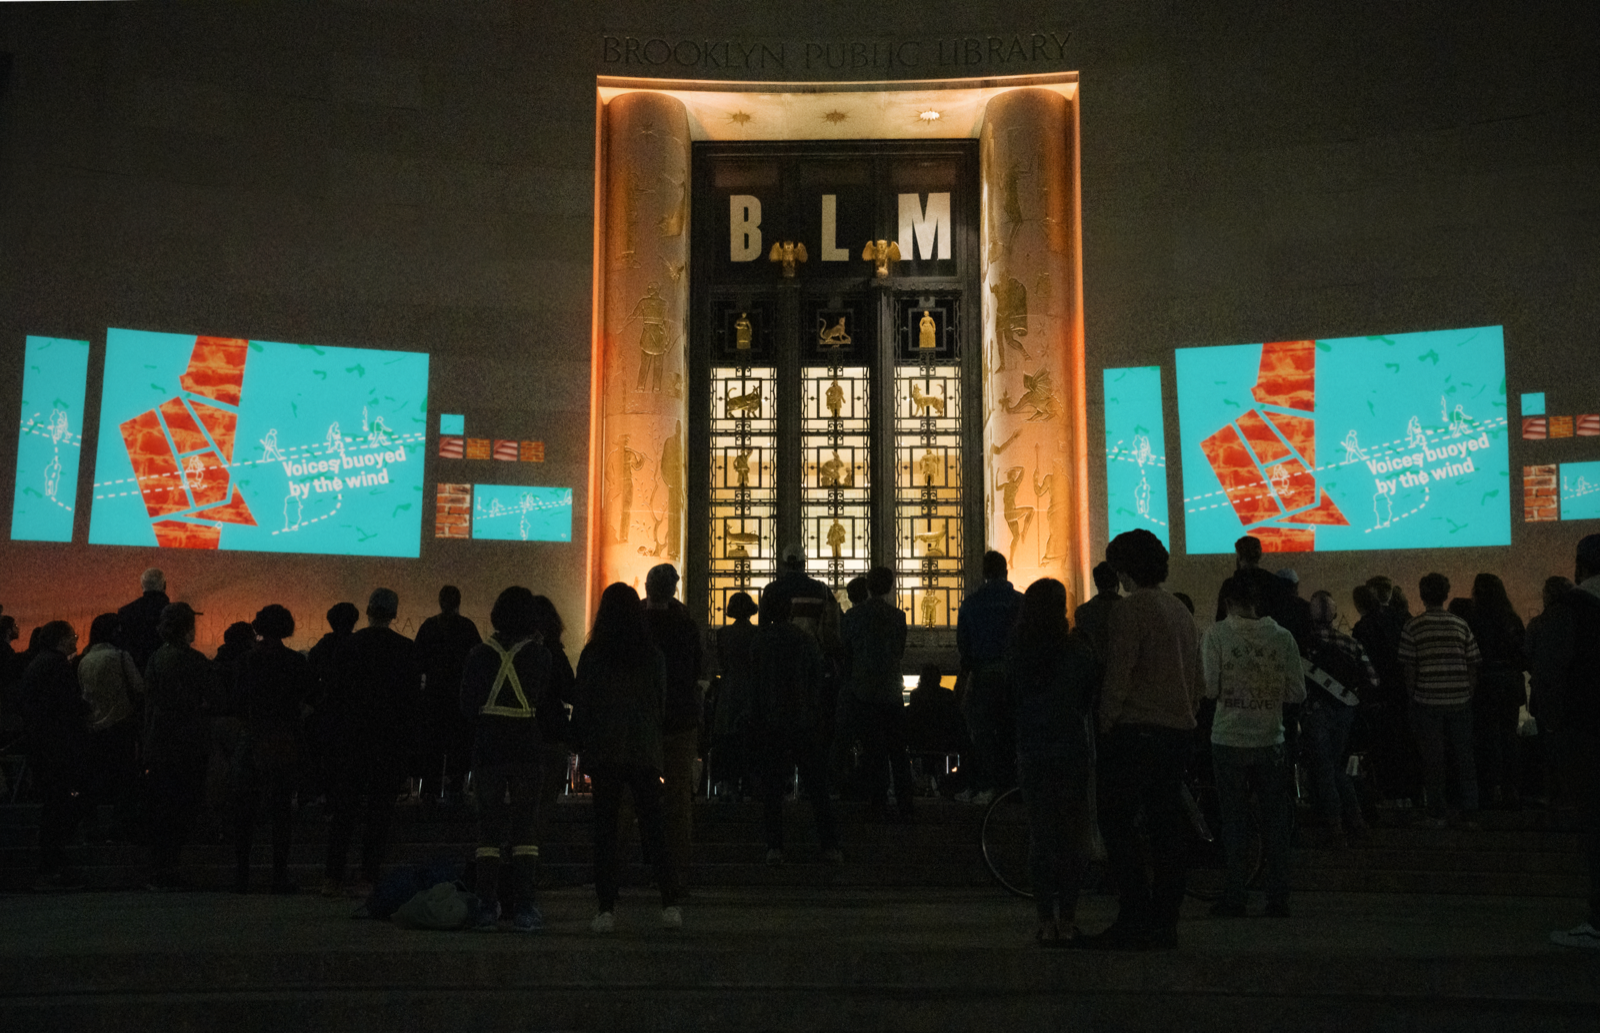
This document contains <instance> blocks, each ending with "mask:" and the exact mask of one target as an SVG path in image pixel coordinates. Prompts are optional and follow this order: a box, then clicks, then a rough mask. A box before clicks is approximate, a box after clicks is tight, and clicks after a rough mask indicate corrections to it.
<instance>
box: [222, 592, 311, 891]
mask: <svg viewBox="0 0 1600 1033" xmlns="http://www.w3.org/2000/svg"><path fill="white" fill-rule="evenodd" d="M250 626H251V630H253V631H254V632H255V633H256V634H257V635H259V636H261V640H260V641H259V642H258V643H256V646H255V648H254V649H252V650H250V652H248V653H246V654H244V655H243V656H242V657H240V658H239V661H238V666H237V669H238V679H237V681H236V683H235V695H236V698H237V700H238V705H239V720H240V731H239V752H238V756H237V757H236V759H235V760H234V765H233V806H234V811H233V817H234V826H233V844H234V860H235V870H234V881H233V888H234V892H236V893H244V892H246V891H247V890H248V889H249V888H250V849H251V843H252V841H253V839H254V837H255V824H256V812H257V811H258V809H259V808H260V806H261V802H262V800H263V799H265V801H266V804H267V814H268V816H269V817H270V818H271V819H272V882H271V884H270V888H271V890H272V892H273V893H294V892H295V891H296V890H297V889H299V887H298V886H296V885H295V884H294V883H293V882H291V881H290V879H289V840H290V832H291V827H292V824H293V820H294V815H293V812H292V810H291V805H292V802H293V798H294V791H295V786H296V783H297V782H298V780H299V766H300V754H301V748H300V742H301V734H300V707H301V705H302V704H303V703H304V702H305V701H306V698H307V697H308V696H310V695H311V693H312V691H313V689H314V688H315V686H316V677H315V675H313V674H312V672H311V662H310V661H309V660H307V659H306V658H305V657H303V656H301V655H300V654H299V653H297V652H295V651H294V650H292V649H290V648H289V647H288V646H286V645H284V639H287V638H290V637H292V636H293V635H294V615H293V614H291V613H290V612H289V611H288V610H287V609H286V608H284V607H282V606H279V605H278V604H277V603H272V604H270V605H268V606H264V607H262V608H261V610H260V612H258V613H257V614H256V619H255V620H254V621H253V622H251V625H250Z"/></svg>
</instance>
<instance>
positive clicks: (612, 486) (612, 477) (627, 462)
mask: <svg viewBox="0 0 1600 1033" xmlns="http://www.w3.org/2000/svg"><path fill="white" fill-rule="evenodd" d="M632 437H633V435H631V434H623V435H622V436H620V437H619V438H617V447H616V448H614V449H612V450H611V455H610V456H608V457H607V462H606V481H607V484H608V489H609V491H608V494H609V495H610V496H611V508H612V512H614V513H616V514H617V530H616V541H617V542H618V543H619V544H620V543H623V542H626V541H627V540H628V534H629V532H630V530H631V529H632V524H633V473H634V471H635V470H639V469H642V468H643V467H644V463H645V455H644V453H643V452H640V451H638V450H637V449H634V448H632V447H631V446H630V445H629V441H630V440H631V439H632Z"/></svg>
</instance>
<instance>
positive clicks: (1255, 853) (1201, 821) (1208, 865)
mask: <svg viewBox="0 0 1600 1033" xmlns="http://www.w3.org/2000/svg"><path fill="white" fill-rule="evenodd" d="M1183 799H1184V806H1185V808H1186V809H1187V811H1188V814H1189V825H1190V829H1191V832H1192V835H1191V836H1190V840H1189V855H1188V858H1187V861H1188V867H1189V874H1188V879H1187V881H1186V882H1185V883H1184V892H1185V893H1187V894H1188V895H1189V896H1191V897H1193V898H1194V899H1196V900H1204V901H1213V900H1217V899H1220V898H1221V896H1222V888H1223V883H1224V882H1225V880H1226V878H1227V873H1228V860H1227V855H1226V853H1225V852H1224V851H1223V848H1222V835H1221V829H1222V823H1221V810H1220V807H1219V805H1218V799H1217V790H1216V788H1215V787H1214V786H1208V785H1197V786H1194V787H1193V788H1192V789H1191V787H1190V786H1189V785H1188V784H1187V783H1185V784H1184V786H1183ZM1252 809H1253V808H1252ZM1260 875H1261V834H1260V832H1259V829H1258V824H1257V823H1256V822H1254V821H1252V822H1251V823H1250V831H1249V834H1248V836H1247V837H1246V839H1245V885H1246V886H1253V885H1255V883H1256V881H1257V880H1258V879H1259V878H1260Z"/></svg>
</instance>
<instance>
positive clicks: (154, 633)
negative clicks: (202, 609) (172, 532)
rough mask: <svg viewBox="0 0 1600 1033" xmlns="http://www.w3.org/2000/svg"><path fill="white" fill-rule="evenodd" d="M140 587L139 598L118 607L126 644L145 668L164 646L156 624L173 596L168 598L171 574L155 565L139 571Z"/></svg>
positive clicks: (129, 651) (130, 652)
mask: <svg viewBox="0 0 1600 1033" xmlns="http://www.w3.org/2000/svg"><path fill="white" fill-rule="evenodd" d="M139 591H140V595H139V598H137V599H135V600H134V601H133V602H131V603H129V604H128V605H126V606H124V607H123V608H122V609H120V610H118V611H117V620H118V622H119V623H120V624H121V625H122V638H123V642H122V645H123V647H124V648H126V649H127V651H128V655H130V656H132V657H133V662H134V663H136V664H138V665H139V670H141V671H142V670H144V668H145V665H146V664H148V663H149V662H150V658H151V657H152V656H154V655H155V652H156V650H158V649H160V648H161V633H160V631H158V630H157V628H156V626H157V625H158V624H160V623H161V611H162V610H164V609H166V606H167V604H168V603H170V602H171V601H172V600H171V599H168V598H167V576H166V575H165V574H163V573H161V571H160V570H159V569H157V568H155V567H151V568H150V569H149V570H147V571H145V572H144V573H143V574H140V575H139Z"/></svg>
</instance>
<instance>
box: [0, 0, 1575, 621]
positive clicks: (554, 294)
mask: <svg viewBox="0 0 1600 1033" xmlns="http://www.w3.org/2000/svg"><path fill="white" fill-rule="evenodd" d="M1597 19H1600V13H1597V11H1596V10H1595V9H1594V8H1593V5H1572V4H1568V3H1561V2H1556V0H1535V2H1529V3H1521V4H1516V5H1504V4H1493V3H1487V2H1469V3H1465V4H1462V3H1455V4H1446V3H1443V2H1414V3H1407V4H1366V3H1360V4H1357V3H1351V4H1338V5H1299V6H1294V7H1289V8H1283V7H1268V8H1262V7H1259V6H1255V5H1244V4H1237V3H1221V4H1210V5H1178V4H1173V3H1169V2H1143V3H1128V4H1114V5H1106V4H1100V5H1090V4H1087V3H1081V2H1073V3H1064V4H1063V3H1043V2H1007V3H999V2H989V0H963V2H952V0H929V2H920V3H916V4H912V3H905V2H898V0H895V2H886V3H881V4H875V5H870V6H862V5H859V4H846V3H828V4H821V5H814V4H807V5H792V6H790V7H779V6H777V5H772V4H748V3H733V2H730V0H709V2H706V3H701V4H696V5H683V6H682V7H665V6H662V5H658V4H648V3H644V2H640V0H613V2H609V3H602V4H559V5H558V4H528V3H522V2H515V0H498V2H496V0H485V2H480V3H474V4H470V5H463V4H459V3H453V2H446V0H419V2H407V3H402V2H387V0H383V2H380V0H374V2H325V3H312V4H307V3H291V2H264V3H259V4H251V5H236V4H7V5H4V7H3V9H0V52H3V53H7V54H10V55H11V56H12V63H11V69H10V74H9V78H8V80H7V81H6V83H5V85H4V90H3V93H0V299H3V304H0V414H7V413H15V412H16V411H17V400H18V397H19V390H20V382H21V364H22V357H21V356H22V348H21V344H22V338H23V337H24V335H26V334H30V333H31V334H47V335H53V336H60V337H77V338H84V339H89V340H91V341H94V342H95V351H94V353H93V355H94V357H93V360H92V361H91V366H90V368H91V374H90V384H89V399H90V400H89V413H88V415H89V417H90V420H91V422H92V421H94V420H96V418H97V415H98V405H97V402H98V398H99V392H100V387H101V385H100V383H99V378H98V374H97V373H96V372H95V370H96V368H97V367H98V365H99V356H100V354H102V349H103V340H104V332H105V329H106V328H107V327H108V326H120V327H129V328H135V329H149V330H165V331H174V332H192V333H197V334H215V335H219V336H227V337H253V338H257V339H264V340H276V341H294V342H305V343H314V344H338V345H350V346H365V347H380V348H396V349H405V350H426V351H428V352H429V353H430V354H431V355H432V357H433V359H432V361H433V372H432V377H431V379H432V382H433V388H432V395H433V397H432V403H433V404H432V406H431V410H432V411H433V412H453V411H459V410H460V409H461V408H463V407H467V406H470V407H471V409H472V412H473V413H474V414H475V420H477V421H479V422H481V423H483V424H485V426H484V427H483V428H482V431H483V433H489V434H493V435H495V436H505V437H512V436H516V437H525V438H533V439H541V440H543V441H544V443H545V446H546V455H547V460H546V463H545V465H544V466H543V467H542V468H541V471H540V472H541V475H542V476H543V477H544V478H545V481H544V483H547V484H551V485H566V486H572V487H574V488H575V489H576V503H575V507H574V508H575V512H574V540H573V542H572V543H571V544H537V545H522V544H513V543H489V542H459V541H451V540H448V539H446V540H436V539H435V538H433V537H432V536H431V534H430V533H429V532H428V530H427V527H426V525H425V527H424V538H423V552H422V557H421V560H420V561H414V560H375V561H355V560H341V559H336V558H328V557H309V556H262V555H246V554H232V555H230V556H227V557H216V556H214V555H208V556H198V555H193V554H189V553H186V552H183V551H181V550H166V551H160V550H155V549H148V550H144V549H140V550H133V549H128V548H115V549H112V548H90V547H87V546H85V545H83V544H81V543H82V542H84V541H86V538H87V507H85V506H80V507H79V512H78V514H77V518H78V521H79V522H78V529H77V539H78V542H79V543H80V544H77V545H72V546H55V545H43V544H31V543H11V542H9V541H8V542H3V543H0V569H3V570H4V572H5V573H4V581H3V588H0V603H3V604H4V605H5V607H6V612H8V613H16V614H17V615H18V617H19V618H20V619H21V620H22V621H23V624H24V628H25V629H26V628H28V627H31V626H32V625H33V624H35V623H37V622H39V621H42V620H44V619H47V618H49V617H54V616H64V617H68V618H69V619H73V620H75V621H79V620H82V621H86V620H87V618H88V617H90V616H92V615H93V614H94V613H96V612H99V611H102V610H105V609H108V608H111V607H113V606H114V605H116V604H120V603H121V602H125V601H126V600H127V599H128V598H131V597H132V596H133V595H134V594H135V590H136V583H137V582H136V577H137V574H138V571H139V570H140V569H141V568H143V567H145V566H147V565H151V564H153V563H159V564H160V565H162V566H164V567H165V568H166V569H167V570H168V572H169V580H170V581H171V583H172V585H173V588H174V592H175V594H176V595H177V596H179V597H183V598H188V599H191V600H193V601H195V602H196V603H197V605H198V606H199V608H200V609H202V610H205V611H206V613H207V616H206V617H205V618H202V620H203V621H204V622H205V625H204V626H203V627H202V629H201V638H202V640H203V641H215V639H216V638H218V637H220V632H221V629H222V628H223V627H225V626H226V624H227V623H228V622H230V621H232V620H234V619H238V618H239V617H242V616H248V615H249V614H250V613H253V611H254V610H255V608H256V607H258V606H259V605H260V604H262V603H263V602H266V601H267V598H268V596H269V595H270V596H272V597H273V598H275V599H277V600H279V601H282V602H284V603H286V604H288V605H289V606H290V607H291V608H292V609H294V610H295V611H296V612H297V614H299V615H300V617H301V627H302V631H301V636H300V638H299V639H297V640H296V644H301V645H304V644H309V641H310V640H311V637H312V632H313V630H314V629H318V625H319V624H320V622H319V621H318V620H317V619H316V615H317V614H320V613H321V612H322V611H323V610H324V609H325V608H326V607H327V606H328V605H329V604H330V603H332V602H334V601H336V600H337V599H340V598H347V599H354V600H356V601H358V602H359V601H360V600H362V599H364V597H365V594H366V592H367V591H368V590H369V589H370V588H371V587H372V586H373V585H375V584H380V583H384V584H389V585H391V586H392V587H395V588H397V589H398V590H399V591H400V593H401V596H402V615H401V625H402V627H405V626H407V625H408V622H415V621H418V620H420V618H421V617H422V616H423V615H424V614H425V613H427V612H431V611H432V609H433V607H432V605H431V599H432V597H433V594H434V592H435V590H436V588H437V587H438V585H439V584H441V583H443V582H445V581H447V580H448V581H451V582H453V583H456V584H459V585H461V586H462V588H463V589H464V591H465V592H466V596H467V601H466V607H465V609H466V612H468V613H469V615H473V616H476V617H480V618H482V617H483V616H485V615H486V614H487V611H488V607H489V605H490V603H491V601H492V599H493V595H494V594H495V593H496V592H497V591H498V590H499V589H500V588H501V587H503V585H504V584H505V583H507V582H509V581H511V580H513V579H515V580H518V581H521V582H523V583H526V584H528V585H529V586H530V587H533V588H534V589H535V591H541V592H545V593H546V594H549V595H550V596H551V597H552V598H553V599H554V600H555V602H556V603H557V605H558V607H560V609H561V610H562V612H563V613H564V614H566V615H567V618H568V622H569V624H570V625H571V626H573V628H574V629H575V630H574V633H573V638H574V641H576V635H577V634H578V629H581V626H582V625H583V624H584V621H583V620H582V616H581V615H582V613H583V609H584V605H585V589H584V586H585V581H586V576H587V567H586V551H585V550H586V548H587V543H586V542H585V541H584V540H583V539H584V537H585V530H584V529H585V528H586V527H587V525H588V519H587V507H588V506H589V504H590V499H589V498H588V485H589V465H590V456H589V447H590V445H589V430H590V417H591V412H590V405H591V402H590V399H591V391H590V388H591V384H590V350H591V337H590V329H591V323H592V314H593V298H592V296H591V295H592V291H591V283H592V279H593V270H594V249H595V247H596V241H595V239H594V231H593V226H594V183H595V176H594V161H595V150H596V146H595V144H596V110H597V104H596V96H595V76H597V75H628V76H641V77H679V78H694V79H728V80H763V81H771V82H789V81H811V82H820V81H827V80H829V79H853V80H877V79H915V78H941V77H962V76H999V75H1013V74H1021V73H1028V72H1056V71H1077V72H1078V73H1080V76H1081V86H1080V91H1081V92H1080V95H1079V99H1078V107H1079V114H1080V143H1081V155H1080V159H1079V160H1080V170H1081V183H1082V258H1083V290H1084V295H1083V321H1084V349H1085V353H1086V362H1087V368H1088V372H1089V376H1088V405H1089V422H1088V433H1089V440H1090V441H1091V442H1093V441H1096V440H1098V438H1099V434H1100V409H1099V407H1100V404H1101V402H1100V390H1099V387H1098V384H1099V376H1098V371H1099V370H1100V369H1101V368H1103V367H1105V366H1124V365H1145V364H1152V363H1157V362H1166V363H1170V356H1171V350H1172V349H1173V348H1175V347H1182V346H1189V345H1201V344H1223V343H1239V342H1251V341H1267V340H1297V339H1303V338H1307V337H1334V336H1349V335H1361V334H1378V333H1395V332H1403V331H1409V330H1425V329H1440V328H1451V327H1466V326H1477V325H1485V324H1501V325H1504V326H1505V331H1506V341H1507V379H1508V390H1509V392H1510V394H1511V397H1512V399H1513V400H1515V398H1516V395H1517V393H1518V392H1519V391H1524V390H1529V391H1533V390H1544V391H1547V392H1549V393H1550V396H1551V409H1550V411H1551V412H1552V413H1554V414H1560V413H1583V412H1592V411H1594V408H1595V406H1596V402H1597V400H1600V373H1597V372H1596V369H1597V367H1596V365H1595V364H1594V363H1592V362H1588V361H1586V357H1587V356H1588V355H1589V353H1590V352H1591V351H1592V349H1593V347H1594V345H1595V337H1594V335H1595V326H1596V323H1595V318H1594V302H1593V299H1594V298H1595V297H1596V296H1597V294H1600V232H1597V231H1600V192H1597V191H1596V190H1595V189H1594V185H1595V183H1597V182H1600V117H1597V115H1600V60H1597V57H1600V54H1597V47H1600V44H1597V42H1596V41H1597V40H1600V32H1597V31H1596V30H1597V24H1596V22H1597ZM630 39H631V40H633V41H634V42H635V43H636V44H637V45H636V46H635V47H634V48H633V49H631V50H630V49H629V46H628V41H629V40H630ZM913 40H915V41H918V45H917V46H916V47H907V46H906V44H907V42H908V41H913ZM652 41H659V42H658V45H657V44H653V43H652ZM685 41H687V42H688V43H692V44H693V46H689V45H687V44H686V42H685ZM780 57H781V59H782V60H781V62H780V60H778V59H779V58H780ZM911 58H915V59H916V60H917V63H916V64H915V65H911V64H907V63H906V61H907V60H908V59H911ZM1169 368H1170V366H1169ZM1166 390H1167V391H1168V402H1169V412H1171V411H1173V410H1172V408H1171V403H1172V402H1173V396H1172V387H1171V382H1170V378H1168V386H1167V388H1166ZM1510 415H1513V416H1514V415H1515V414H1514V413H1513V414H1510ZM495 423H500V424H504V428H503V429H501V428H499V427H491V426H488V425H487V424H495ZM1168 434H1169V443H1170V444H1173V445H1175V443H1176V420H1175V419H1170V420H1169V424H1168ZM16 435H17V430H16V424H15V423H14V422H13V421H12V420H11V418H10V417H9V416H6V417H5V418H4V419H0V471H3V472H0V515H3V514H4V513H6V512H9V508H10V501H11V490H12V489H11V484H10V481H11V478H10V475H9V469H10V465H11V462H12V457H13V456H14V455H15V449H16V443H17V437H16ZM1591 444H1592V442H1590V441H1589V440H1588V439H1584V438H1571V439H1565V440H1561V441H1550V440H1547V441H1540V442H1532V441H1530V442H1524V441H1522V440H1520V439H1518V440H1514V441H1513V445H1512V467H1511V468H1512V471H1513V486H1512V493H1513V495H1514V494H1515V492H1516V479H1517V473H1518V472H1519V468H1520V467H1522V466H1532V465H1549V464H1551V463H1557V462H1560V461H1570V460H1574V459H1579V458H1587V457H1590V456H1589V453H1587V452H1585V451H1584V450H1585V449H1586V448H1588V447H1589V446H1590V445H1591ZM691 461H692V459H691ZM428 463H429V467H428V477H427V484H428V485H430V486H431V485H433V484H434V483H435V482H436V481H438V480H440V479H443V480H447V481H451V482H455V481H458V480H464V479H465V478H464V477H458V476H455V475H453V474H452V473H451V472H450V470H449V469H448V468H445V469H441V468H440V463H441V461H440V460H439V459H438V458H437V457H432V456H430V457H429V459H428ZM1099 470H1100V466H1099V463H1098V458H1097V456H1095V454H1094V453H1093V451H1092V450H1091V457H1090V472H1091V477H1090V484H1089V492H1090V495H1091V498H1090V504H1089V514H1090V542H1091V548H1092V549H1093V550H1094V551H1096V552H1098V550H1099V549H1100V548H1101V546H1102V545H1103V539H1104V533H1105V517H1104V499H1103V490H1104V489H1103V477H1102V475H1101V474H1100V473H1099ZM92 474H93V463H92V462H85V463H84V464H83V467H82V471H81V476H80V498H83V497H86V496H87V495H88V494H90V484H91V481H92ZM1168 477H1169V495H1170V497H1172V498H1173V499H1181V498H1182V491H1181V484H1180V483H1179V480H1178V474H1177V471H1176V469H1175V468H1174V469H1169V470H1168ZM1506 501H1507V504H1508V505H1512V506H1514V505H1515V499H1514V498H1509V499H1507V500H1506ZM1521 517H1522V514H1521V513H1520V512H1518V513H1516V514H1515V515H1514V525H1513V527H1514V541H1515V542H1516V545H1515V547H1514V550H1507V549H1486V550H1485V549H1480V550H1472V551H1469V552H1459V553H1430V552H1427V551H1416V552H1397V553H1390V554H1384V555H1382V556H1373V555H1367V554H1355V555H1351V554H1346V555H1342V556H1341V555H1329V554H1312V555H1303V556H1299V557H1296V559H1295V562H1296V565H1297V566H1298V567H1299V569H1300V574H1301V584H1302V586H1303V589H1304V590H1305V591H1309V590H1311V589H1314V588H1318V587H1324V586H1326V587H1329V588H1332V589H1336V590H1337V592H1338V595H1339V597H1340V598H1345V588H1346V587H1347V586H1348V585H1349V584H1350V583H1351V582H1352V581H1353V580H1354V579H1356V578H1358V577H1365V576H1366V575H1368V574H1370V573H1374V572H1376V571H1378V570H1384V571H1386V572H1388V573H1391V574H1393V575H1394V576H1396V577H1397V578H1398V579H1399V580H1400V581H1401V582H1402V583H1414V581H1415V578H1416V577H1417V576H1418V575H1419V574H1421V573H1423V572H1424V571H1425V570H1426V569H1429V568H1432V567H1438V568H1440V569H1442V570H1443V571H1444V572H1445V573H1447V574H1450V575H1451V576H1452V578H1453V580H1455V581H1456V582H1457V583H1458V584H1463V585H1464V584H1466V583H1468V582H1469V581H1470V577H1471V575H1472V574H1473V573H1474V572H1476V571H1477V570H1480V569H1487V570H1496V571H1499V572H1501V573H1503V574H1505V575H1506V577H1507V578H1508V581H1509V582H1510V586H1511V590H1512V593H1513V598H1514V600H1515V601H1516V602H1517V603H1518V605H1519V606H1520V607H1521V608H1522V609H1523V611H1524V613H1525V614H1526V613H1528V612H1531V611H1532V610H1533V609H1536V600H1537V595H1538V586H1539V584H1540V582H1541V581H1542V580H1543V578H1544V577H1545V576H1546V575H1547V574H1549V573H1552V572H1557V571H1560V572H1568V568H1569V567H1570V554H1571V545H1572V543H1573V541H1574V540H1575V538H1576V537H1577V536H1578V534H1579V533H1580V532H1581V531H1582V530H1584V529H1586V525H1582V524H1564V523H1561V522H1537V523H1534V524H1524V523H1523V522H1522V519H1521ZM686 533H687V534H689V535H693V534H697V533H699V531H698V530H697V529H693V528H690V529H687V530H686ZM1174 540H1175V543H1181V540H1182V538H1181V534H1178V535H1175V539H1174ZM1177 551H1178V552H1179V553H1180V555H1179V556H1177V557H1175V559H1174V563H1173V576H1172V579H1171V582H1170V585H1171V587H1173V588H1176V589H1180V590H1186V591H1188V592H1190V593H1191V594H1193V595H1196V596H1197V597H1209V595H1210V593H1211V592H1212V591H1214V589H1215V586H1216V584H1217V583H1218V582H1219V581H1220V580H1221V578H1222V577H1223V575H1224V574H1225V573H1226V569H1227V566H1228V563H1227V561H1226V558H1224V557H1196V558H1187V557H1183V556H1182V555H1181V544H1180V547H1179V549H1178V550H1177ZM199 604H204V605H199ZM1202 609H1204V607H1202ZM410 626H412V627H414V623H411V624H410Z"/></svg>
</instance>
